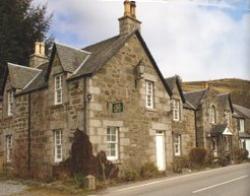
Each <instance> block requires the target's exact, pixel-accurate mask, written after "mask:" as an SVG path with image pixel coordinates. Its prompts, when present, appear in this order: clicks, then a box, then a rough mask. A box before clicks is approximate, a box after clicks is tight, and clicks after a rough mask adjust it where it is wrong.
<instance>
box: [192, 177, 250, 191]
mask: <svg viewBox="0 0 250 196" xmlns="http://www.w3.org/2000/svg"><path fill="white" fill-rule="evenodd" d="M247 177H248V175H245V176H240V177H238V178H234V179H232V180H229V181H226V182H222V183H219V184H215V185H212V186H208V187H205V188H202V189H199V190H196V191H193V192H192V193H193V194H196V193H199V192H202V191H206V190H209V189H213V188H216V187H218V186H222V185H225V184H229V183H232V182H235V181H238V180H242V179H245V178H247Z"/></svg>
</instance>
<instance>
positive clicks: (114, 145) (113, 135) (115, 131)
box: [106, 127, 119, 161]
mask: <svg viewBox="0 0 250 196" xmlns="http://www.w3.org/2000/svg"><path fill="white" fill-rule="evenodd" d="M118 135H119V128H118V127H108V129H107V141H106V142H107V152H106V153H107V159H108V160H112V161H113V160H118V158H119V155H118V150H119V149H118Z"/></svg>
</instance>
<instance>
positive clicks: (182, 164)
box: [173, 156, 190, 173]
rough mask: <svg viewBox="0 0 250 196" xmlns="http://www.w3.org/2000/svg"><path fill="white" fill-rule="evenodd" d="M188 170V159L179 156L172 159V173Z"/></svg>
mask: <svg viewBox="0 0 250 196" xmlns="http://www.w3.org/2000/svg"><path fill="white" fill-rule="evenodd" d="M188 168H190V161H189V159H188V157H185V156H180V157H175V158H174V162H173V171H174V172H175V173H182V170H183V169H188Z"/></svg>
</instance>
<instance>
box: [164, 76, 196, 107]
mask: <svg viewBox="0 0 250 196" xmlns="http://www.w3.org/2000/svg"><path fill="white" fill-rule="evenodd" d="M165 83H166V84H167V86H168V87H169V89H170V91H171V94H173V90H174V87H175V85H177V88H178V91H179V93H180V96H181V99H182V102H183V103H184V106H186V107H187V108H189V109H194V108H193V107H192V104H190V103H186V100H185V97H184V94H183V91H182V87H181V80H180V77H179V76H177V75H175V76H172V77H169V78H165ZM185 103H186V104H185Z"/></svg>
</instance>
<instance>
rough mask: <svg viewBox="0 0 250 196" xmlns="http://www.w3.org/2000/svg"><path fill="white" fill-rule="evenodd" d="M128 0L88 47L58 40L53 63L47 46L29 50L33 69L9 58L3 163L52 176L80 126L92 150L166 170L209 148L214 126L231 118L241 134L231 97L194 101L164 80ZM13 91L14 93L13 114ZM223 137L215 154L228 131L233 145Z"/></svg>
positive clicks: (0, 108) (0, 109)
mask: <svg viewBox="0 0 250 196" xmlns="http://www.w3.org/2000/svg"><path fill="white" fill-rule="evenodd" d="M129 2H130V1H126V4H125V5H126V6H128V7H126V9H125V15H124V16H123V17H122V18H120V19H119V21H120V31H121V32H120V35H118V36H115V37H113V38H111V39H108V40H105V41H103V42H100V43H97V44H95V45H92V46H89V47H86V48H85V49H84V50H80V49H76V48H73V47H69V46H64V45H60V44H56V43H55V44H54V47H53V51H52V55H51V57H50V59H49V63H46V61H45V59H44V56H43V55H41V54H44V53H43V51H39V52H36V53H35V54H36V58H39V57H41V59H36V58H33V57H34V55H33V56H31V61H32V62H31V65H32V66H33V67H36V68H24V67H23V66H17V65H8V69H9V70H11V69H12V70H14V71H12V72H10V71H9V75H8V76H7V77H6V82H5V86H4V93H3V99H0V169H1V167H3V169H4V171H6V172H7V173H10V174H15V175H19V176H32V177H36V178H49V177H51V176H53V167H54V166H57V165H58V164H59V163H60V162H61V161H64V160H66V159H67V158H68V157H69V156H70V150H71V144H72V140H73V133H74V132H75V130H76V129H79V130H82V131H84V132H86V133H87V134H88V136H89V138H90V142H91V143H92V145H93V151H94V153H95V154H97V153H98V152H100V151H105V152H107V155H108V158H109V159H110V160H111V161H113V162H114V163H116V164H119V165H123V164H126V163H127V162H130V161H134V162H135V160H136V164H137V165H143V164H144V163H147V162H152V163H154V164H155V165H156V166H157V167H158V168H159V170H161V171H163V170H167V169H168V168H171V166H172V164H173V161H174V157H176V156H187V155H188V153H189V151H190V150H191V149H192V148H193V147H195V146H200V147H205V148H207V149H210V150H211V149H212V139H214V137H212V136H211V133H212V132H211V130H213V129H214V127H215V125H222V124H225V123H226V127H227V128H228V129H229V132H230V133H231V134H232V136H235V135H236V132H235V129H234V128H233V120H232V112H233V111H232V108H231V105H230V100H229V99H228V97H227V98H226V100H227V101H224V98H225V96H218V95H217V94H216V93H215V92H213V91H210V90H209V91H208V92H207V93H206V96H204V97H203V98H202V102H201V104H199V106H198V107H196V106H194V105H195V104H193V103H192V100H191V101H190V100H189V97H186V95H185V96H184V94H183V92H182V89H181V81H180V80H179V78H177V77H175V78H173V79H171V80H168V79H166V81H165V80H164V78H163V76H162V74H161V72H160V71H159V69H158V67H157V65H156V63H155V61H154V59H153V57H152V55H151V54H150V52H149V50H148V48H147V46H146V44H145V42H144V40H143V38H142V37H141V34H140V32H139V29H140V22H139V21H138V20H137V19H136V17H135V10H133V9H135V5H134V3H132V4H131V5H132V7H133V9H132V13H129V10H130V9H129V5H130V3H129ZM38 53H39V55H37V54H38ZM34 61H36V62H34ZM41 61H43V62H44V63H43V64H41V65H38V64H40V63H39V62H41ZM16 69H18V70H19V71H18V72H16ZM13 73H14V77H13ZM17 73H18V74H17ZM58 76H60V77H59V79H58V80H57V78H58ZM24 79H26V80H24ZM9 91H12V92H14V97H13V98H14V101H13V105H12V115H8V109H9V95H8V92H9ZM57 91H58V92H59V94H58V92H57ZM58 95H59V99H60V102H59V103H57V101H56V100H57V99H58ZM60 97H61V98H60ZM222 99H223V101H221V100H222ZM176 101H177V102H178V103H179V105H178V104H177V105H178V106H177V105H176ZM148 104H149V105H148ZM211 105H214V106H215V108H216V115H215V116H216V123H214V124H211V123H209V108H210V106H211ZM149 106H150V107H149ZM226 113H228V114H229V119H228V122H226V118H225V114H226ZM175 115H177V116H178V117H176V116H175ZM176 118H178V119H176ZM9 136H11V140H10V138H9ZM176 136H177V137H176ZM220 136H221V135H220ZM220 136H219V137H216V140H217V143H216V145H217V147H216V148H217V149H218V150H217V151H218V153H223V152H224V151H225V149H224V143H223V142H228V141H229V140H228V139H226V140H224V139H225V138H227V137H229V138H230V141H231V143H230V146H229V151H230V150H231V149H232V146H233V145H234V144H233V142H234V140H233V139H232V138H231V137H232V136H225V137H224V136H222V137H220ZM235 138H236V137H235ZM8 141H9V142H8ZM237 141H238V138H236V139H235V143H237ZM58 153H59V154H60V156H59V158H58V157H57V155H58ZM8 159H10V160H8ZM58 159H59V160H58Z"/></svg>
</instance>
